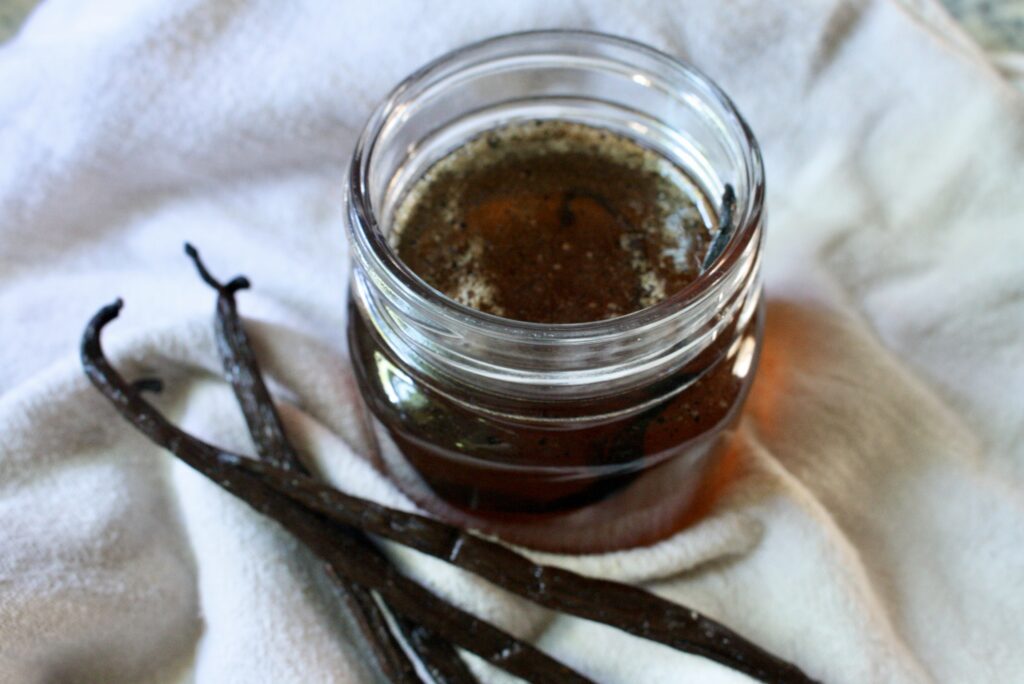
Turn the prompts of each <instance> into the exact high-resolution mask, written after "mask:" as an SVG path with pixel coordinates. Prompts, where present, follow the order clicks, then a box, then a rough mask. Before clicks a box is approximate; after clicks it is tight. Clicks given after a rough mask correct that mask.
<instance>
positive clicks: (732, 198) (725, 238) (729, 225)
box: [700, 183, 736, 272]
mask: <svg viewBox="0 0 1024 684" xmlns="http://www.w3.org/2000/svg"><path fill="white" fill-rule="evenodd" d="M735 228H736V191H735V190H733V188H732V186H731V185H729V184H728V183H726V185H725V191H724V192H723V193H722V204H721V206H720V207H719V209H718V232H717V233H715V237H714V239H713V240H712V241H711V245H710V246H709V247H708V251H707V254H705V255H704V261H703V262H702V263H701V267H700V270H701V272H704V271H706V270H708V269H709V268H711V264H713V263H714V262H715V259H717V258H718V257H719V256H720V255H721V254H722V252H724V251H725V247H726V245H728V244H729V240H730V239H732V234H733V233H734V232H735Z"/></svg>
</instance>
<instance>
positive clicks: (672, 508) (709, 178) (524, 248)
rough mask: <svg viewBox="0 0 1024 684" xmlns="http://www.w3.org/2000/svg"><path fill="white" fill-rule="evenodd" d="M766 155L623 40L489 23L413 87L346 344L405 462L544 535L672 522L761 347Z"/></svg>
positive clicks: (394, 110) (462, 517) (386, 169)
mask: <svg viewBox="0 0 1024 684" xmlns="http://www.w3.org/2000/svg"><path fill="white" fill-rule="evenodd" d="M580 54H584V55H588V56H589V59H585V60H581V59H578V57H579V55H580ZM517 60H518V62H517ZM624 66H625V67H628V68H626V69H624V68H623V67H624ZM538 88H540V89H541V90H542V91H544V90H546V91H547V92H537V89H538ZM701 98H703V99H701ZM640 105H643V106H646V107H647V109H648V110H649V111H645V110H643V109H640V108H639V107H640ZM666 113H668V114H671V115H673V116H676V117H678V118H679V123H678V124H673V122H672V121H671V120H666V118H665V117H666V116H667V114H666ZM683 124H685V130H683ZM674 125H678V126H680V128H674V127H673V126H674ZM761 173H762V172H761V167H760V159H759V156H758V153H757V149H756V144H755V143H754V141H753V138H752V137H751V136H750V134H749V131H748V130H747V128H746V126H745V125H744V124H743V122H742V120H741V119H740V118H739V115H738V114H736V112H735V110H734V109H733V108H732V106H731V104H730V103H729V102H728V100H727V99H726V98H725V97H724V96H723V95H721V93H720V91H718V90H717V89H716V88H715V87H714V86H713V85H712V84H710V82H708V81H707V80H706V79H704V78H703V77H702V76H700V75H699V74H697V73H696V72H694V71H692V70H691V69H689V68H688V67H685V66H683V65H681V64H679V63H678V62H675V61H674V60H671V59H670V58H668V57H666V56H664V55H661V54H660V53H657V52H655V51H653V50H651V49H650V48H646V47H643V46H639V45H637V44H634V43H630V42H628V41H622V40H620V39H616V38H611V37H607V36H599V35H596V34H583V33H568V32H547V33H545V32H540V33H532V34H519V35H516V36H508V37H503V38H498V39H493V40H491V41H487V42H485V43H481V44H478V45H476V46H472V47H470V48H466V49H463V50H461V51H459V52H457V53H454V54H453V55H452V56H450V57H447V58H443V59H442V60H440V61H439V62H437V63H435V64H434V65H432V66H430V67H428V68H426V69H425V70H423V71H421V72H420V73H418V74H417V75H416V76H414V77H413V78H412V79H411V80H410V81H408V82H407V83H405V84H403V86H401V87H400V88H399V89H398V90H396V92H395V94H394V95H393V96H392V98H391V99H389V100H388V101H387V102H386V103H385V105H383V106H382V108H381V109H379V110H378V112H377V113H376V114H375V115H374V117H373V118H372V119H371V122H370V124H369V125H368V127H367V130H366V132H365V133H364V135H363V138H362V139H361V141H360V145H359V147H358V148H357V150H356V153H355V156H354V161H353V167H352V175H351V178H350V186H349V191H350V192H349V198H348V199H349V205H348V207H349V229H350V237H351V243H352V247H353V255H354V268H353V287H352V297H351V301H352V306H351V307H350V317H349V345H350V352H351V355H352V360H353V364H354V367H355V370H356V376H357V378H358V380H359V383H360V387H361V390H362V393H363V396H364V398H365V400H366V404H367V406H368V408H369V413H370V415H371V416H372V423H373V426H374V433H375V435H376V437H377V441H378V446H379V450H380V453H381V455H382V457H383V462H384V464H385V465H386V467H387V469H388V471H389V473H390V474H391V475H392V477H393V478H394V479H395V480H396V481H397V482H398V484H399V485H400V486H401V487H402V488H403V489H405V490H406V492H407V493H409V494H410V495H411V496H413V497H414V498H415V499H416V500H417V501H419V502H420V503H421V504H422V505H424V506H426V507H427V508H428V509H431V510H433V511H434V512H435V513H438V514H440V515H442V516H445V517H448V518H453V519H455V520H456V521H458V522H463V523H466V524H472V525H474V526H477V527H483V528H485V529H489V530H491V531H493V532H495V533H497V534H499V535H501V536H504V537H505V538H508V539H510V540H511V541H516V542H519V543H525V544H529V545H533V546H537V547H540V548H549V549H555V550H575V551H585V550H598V549H603V548H612V547H617V546H623V545H628V544H633V543H638V542H641V541H642V542H647V541H651V540H652V539H655V538H657V537H658V536H661V535H663V534H667V533H668V532H670V531H671V530H672V527H673V525H674V524H677V523H678V522H679V521H680V520H682V519H684V518H685V515H684V514H685V512H686V510H687V508H688V506H689V505H690V504H691V503H692V502H693V501H696V500H698V499H700V495H701V492H702V489H706V477H705V475H706V473H707V471H708V469H709V468H711V467H713V466H714V464H715V461H716V458H718V456H719V454H720V453H721V452H722V445H723V443H724V441H725V439H726V437H727V436H728V434H729V432H730V430H731V428H732V427H733V426H734V424H735V422H736V420H737V417H738V415H739V412H740V408H741V406H742V403H743V399H744V397H745V395H746V392H747V390H748V388H749V384H750V382H751V380H752V377H753V371H754V368H755V367H756V356H757V349H758V345H759V338H760V325H761V316H760V311H761V307H760V305H759V302H760V282H759V279H758V262H759V253H760V243H761V202H762V198H763V183H762V178H761ZM726 188H728V189H729V191H728V192H726V190H725V189H726ZM733 189H735V210H734V211H733V207H732V205H730V206H729V207H728V210H727V211H722V207H721V204H720V202H719V200H718V199H712V198H719V197H722V196H731V193H732V191H733ZM726 217H728V220H727V221H725V222H723V221H724V220H725V219H726ZM726 237H728V241H725V239H724V238H726ZM712 243H714V244H715V248H714V249H715V252H717V251H718V248H719V246H721V245H724V249H722V250H721V253H720V254H716V253H712V254H711V255H710V256H709V254H708V252H709V250H710V249H711V247H710V246H711V245H712ZM706 262H707V263H706ZM625 520H628V521H629V524H628V525H627V524H624V521H625ZM645 520H646V521H648V522H649V523H650V525H649V528H650V529H644V526H645V525H646V523H645Z"/></svg>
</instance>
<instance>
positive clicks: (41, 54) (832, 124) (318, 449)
mask: <svg viewBox="0 0 1024 684" xmlns="http://www.w3.org/2000/svg"><path fill="white" fill-rule="evenodd" d="M555 26H559V27H580V28H591V29H599V30H606V31H611V32H615V33H620V34H624V35H627V36H631V37H633V38H636V39H639V40H641V41H645V42H649V43H651V44H654V45H656V46H659V47H662V48H664V49H666V50H668V51H669V52H671V53H674V54H676V55H679V56H682V57H684V58H686V59H689V60H691V61H693V62H694V63H696V64H697V65H698V66H699V67H700V68H701V69H703V70H704V71H705V72H706V73H708V74H709V75H711V76H712V77H713V78H714V79H716V80H717V81H718V82H719V83H721V85H722V86H723V87H724V88H725V90H726V91H728V92H729V93H730V94H731V95H732V96H733V98H734V99H735V101H736V102H737V104H738V106H739V108H740V109H741V110H742V111H743V113H744V114H745V116H746V117H747V118H748V120H749V121H750V123H751V125H752V127H753V128H754V130H755V132H756V134H757V136H758V137H759V139H760V141H761V143H762V146H763V150H764V154H765V159H766V164H767V178H768V188H769V193H768V194H769V198H768V204H769V207H770V216H769V232H768V245H767V253H766V282H767V292H768V330H767V337H766V343H765V345H766V346H765V353H764V358H763V363H762V367H761V369H760V372H759V376H758V380H757V383H756V385H755V389H754V393H753V396H752V397H751V400H750V402H749V410H748V412H747V414H746V416H745V419H744V423H743V428H742V434H743V444H744V448H743V460H742V464H743V476H742V477H741V478H740V479H739V480H738V481H737V483H736V484H735V485H734V486H733V487H732V489H731V491H730V494H729V496H728V498H727V499H726V500H725V501H724V502H723V503H722V504H721V505H720V506H719V507H718V508H717V509H716V510H715V511H714V512H713V514H712V515H711V516H710V517H709V518H708V519H706V520H705V521H703V522H701V523H699V524H697V525H696V526H694V527H692V528H691V529H688V530H686V531H684V532H682V533H680V534H678V535H677V536H675V537H674V538H672V539H669V540H667V541H665V542H663V543H661V544H658V545H656V546H654V547H651V548H648V549H640V550H635V551H629V552H621V553H616V554H609V555H605V556H592V557H585V558H558V559H555V560H557V561H558V562H562V563H565V564H568V565H572V566H575V567H578V568H580V569H581V570H583V571H585V572H588V573H592V574H595V575H602V576H607V577H613V578H621V579H626V580H629V581H635V582H644V583H646V584H647V585H648V586H650V587H651V588H653V589H654V590H656V591H658V592H659V593H661V594H663V595H665V596H668V597H671V598H673V599H677V600H679V601H682V602H685V603H687V604H690V605H692V606H694V607H696V608H699V609H701V610H704V611H707V612H708V613H710V614H711V615H713V616H716V617H718V618H720V619H722V620H723V621H724V622H725V623H727V624H729V625H731V626H733V627H735V628H736V629H737V630H739V631H741V632H742V633H744V634H745V635H748V636H749V637H750V638H752V639H754V640H755V641H757V642H759V643H761V644H762V645H764V646H765V647H767V648H769V649H771V650H773V651H775V652H777V653H779V654H780V655H782V656H784V657H787V658H789V659H792V660H795V661H797V662H798V663H799V664H800V665H801V666H802V667H804V668H805V669H806V670H807V671H808V672H809V673H810V674H812V675H813V676H815V677H818V678H820V679H822V680H824V681H828V682H851V683H862V682H925V681H942V682H958V683H960V682H995V681H1002V682H1009V681H1020V678H1021V677H1022V676H1024V650H1022V649H1021V648H1020V646H1021V644H1022V643H1024V621H1022V620H1021V616H1022V615H1024V486H1022V483H1024V406H1022V403H1024V344H1022V335H1024V268H1022V264H1024V260H1022V259H1024V230H1022V229H1024V226H1022V224H1021V221H1022V219H1024V192H1021V189H1020V181H1021V169H1024V101H1022V98H1021V95H1020V94H1019V93H1017V92H1016V91H1014V90H1013V89H1012V88H1011V87H1009V86H1008V85H1007V83H1006V82H1005V81H1003V80H1002V79H1001V78H1000V77H999V75H998V74H997V72H996V71H995V70H994V69H993V68H991V67H990V65H989V64H988V63H987V62H986V61H985V58H984V56H983V55H982V53H981V52H980V51H978V50H977V49H976V48H974V47H973V46H972V45H971V43H970V42H969V41H968V40H967V39H965V38H964V37H963V36H962V35H961V34H960V33H959V32H958V29H957V28H956V27H955V26H953V25H952V22H951V21H950V20H949V19H948V18H947V17H946V15H945V14H944V12H943V11H942V10H941V9H940V8H939V7H938V5H936V4H933V3H932V2H929V1H928V0H915V1H914V2H913V3H908V4H906V5H899V4H896V3H894V2H891V1H886V0H875V1H871V2H863V3H861V2H842V1H840V0H827V1H826V0H821V1H820V2H786V1H783V0H780V1H779V2H773V3H765V2H754V1H753V0H748V1H744V2H735V3H717V2H715V3H712V2H699V1H698V0H693V1H692V2H688V3H679V2H667V1H666V2H645V3H642V4H641V3H618V2H604V3H595V4H589V3H563V2H556V1H554V0H528V1H520V2H514V3H511V2H510V3H501V4H499V3H483V2H470V1H465V2H446V3H444V4H443V5H442V4H431V5H430V6H427V4H426V3H422V4H421V3H413V2H408V3H395V2H389V1H387V0H374V2H370V3H362V2H359V3H356V2H346V3H336V2H326V1H324V2H319V3H316V2H306V3H290V2H277V1H272V0H265V1H259V0H251V1H241V0H240V1H238V2H227V1H225V2H200V1H199V0H179V1H176V2H158V1H156V0H146V1H142V0H140V1H138V2H131V3H123V2H118V1H117V0H106V1H101V0H88V1H86V0H63V1H61V0H53V1H51V2H47V3H45V4H44V5H43V6H42V7H41V8H40V9H39V10H38V11H37V12H36V13H35V14H34V15H33V16H32V17H31V18H30V19H29V21H28V23H27V25H26V26H25V27H24V29H23V30H22V31H21V33H20V34H19V35H18V36H17V37H16V38H14V39H13V40H12V41H11V42H9V43H8V44H6V45H4V46H3V47H2V48H0V326H2V330H3V333H4V335H3V337H4V341H3V343H2V344H0V390H2V398H0V435H2V440H0V682H3V683H4V684H7V683H18V684H24V683H27V684H33V683H42V682H56V681H60V682H69V681H82V682H99V681H103V682H137V681H148V682H160V683H164V682H183V681H191V682H197V683H198V684H208V683H214V682H215V683H217V684H220V683H222V682H365V681H372V678H373V674H372V673H371V672H369V671H368V669H367V668H366V666H365V665H363V663H362V661H361V660H360V657H359V655H358V646H356V645H354V644H355V642H354V641H353V640H352V638H351V635H350V634H349V632H348V631H347V628H346V627H345V625H344V624H343V623H339V620H338V613H339V611H338V610H337V607H336V606H333V605H332V604H331V602H330V600H329V598H328V596H327V594H326V593H325V592H324V590H323V587H322V586H321V584H322V580H321V579H318V575H317V571H316V570H315V568H313V566H312V565H311V564H310V563H308V562H306V559H305V558H304V556H303V554H302V553H296V550H297V546H296V544H295V543H294V542H293V541H291V540H289V539H288V538H287V537H286V536H285V535H284V534H283V533H281V532H279V531H278V530H277V529H275V527H274V526H273V525H272V524H269V523H267V522H266V521H265V520H264V519H262V518H260V517H259V516H258V515H256V514H255V513H253V512H251V511H250V510H248V509H247V508H246V507H245V506H244V505H242V504H240V503H238V502H237V501H235V500H233V499H232V498H231V497H230V496H228V495H226V494H224V493H223V492H221V491H220V490H218V489H217V488H216V487H215V486H214V485H212V484H210V483H208V482H206V481H205V480H204V479H202V478H201V477H200V476H198V475H197V474H195V473H193V472H191V471H189V470H188V469H187V468H185V467H183V466H181V465H180V464H177V463H174V462H173V461H172V460H171V459H170V457H169V456H167V455H166V454H163V453H162V452H161V451H160V450H158V449H156V448H154V447H152V446H150V445H149V444H148V443H147V442H146V441H145V440H144V439H142V438H141V437H139V436H138V435H137V434H136V433H135V432H134V431H133V430H132V429H131V428H130V427H129V426H127V425H126V424H124V423H123V422H122V421H121V420H120V419H118V418H117V417H116V416H115V415H114V414H113V412H112V410H111V409H110V408H109V407H108V406H107V405H106V404H105V402H104V400H103V399H102V398H100V397H99V396H98V395H97V393H96V392H95V391H94V390H93V389H92V388H91V387H90V386H89V384H88V383H87V381H86V379H85V378H84V376H83V375H82V372H81V370H80V368H79V363H78V360H77V356H76V346H77V343H78V339H79V335H80V333H81V331H82V328H83V326H84V324H85V322H86V320H87V319H88V318H89V316H90V315H91V314H92V313H93V312H94V311H95V310H96V309H97V308H98V307H99V306H100V305H102V304H104V303H107V302H109V301H110V300H111V299H113V298H114V297H115V296H117V295H122V296H124V297H125V299H126V307H125V310H124V312H123V314H122V316H121V318H120V319H119V320H118V321H116V322H115V323H114V324H112V325H111V326H110V327H109V328H108V331H107V335H106V340H107V342H108V349H109V351H110V352H111V354H112V356H113V358H114V359H115V361H116V363H117V364H119V366H120V367H121V368H122V369H124V370H125V372H126V373H127V374H129V375H132V374H141V373H143V372H147V371H149V372H153V373H156V374H158V375H160V376H162V377H163V378H165V379H166V380H167V382H168V390H167V391H166V393H165V394H164V395H163V397H162V398H161V399H160V400H159V401H160V404H161V406H162V407H163V408H164V409H165V410H166V411H167V412H168V413H169V414H170V415H171V416H172V417H173V418H174V419H175V420H178V421H180V422H181V423H182V424H184V425H185V427H186V428H188V429H190V430H192V431H194V432H197V433H199V434H201V435H203V436H204V437H206V438H208V439H210V440H213V441H215V442H218V443H221V444H223V445H225V446H228V447H234V448H237V449H242V450H251V446H250V445H249V442H248V437H247V435H246V432H245V429H244V424H243V422H242V420H241V417H240V415H239V412H238V409H237V408H236V407H235V403H234V401H233V398H232V397H231V395H230V391H229V390H228V388H227V386H226V385H225V384H224V383H223V381H222V380H221V379H220V374H219V364H218V362H217V358H216V355H215V349H214V344H213V340H212V332H211V323H210V320H211V315H212V308H213V295H212V293H211V291H210V290H209V289H208V288H207V287H206V286H204V285H203V284H202V283H200V282H199V280H198V279H197V278H196V276H195V275H194V273H193V271H192V268H191V266H190V264H189V263H187V262H186V260H185V258H184V256H182V254H181V244H182V241H183V240H186V239H189V240H192V241H194V242H196V243H197V244H198V246H199V247H200V248H201V249H202V251H203V253H204V255H205V256H206V257H207V260H208V262H209V263H210V265H211V267H212V268H213V269H215V271H216V272H217V273H219V274H221V275H223V276H230V275H233V274H234V273H236V272H244V273H246V274H248V275H249V276H250V277H251V278H252V279H253V281H254V284H255V287H254V289H253V290H252V291H250V292H246V293H244V294H243V295H241V297H240V305H241V308H242V311H243V312H244V314H245V315H246V317H247V319H248V323H249V325H250V327H251V329H252V334H253V337H254V338H255V341H256V343H257V344H258V347H259V352H260V354H261V357H262V358H264V359H266V367H267V369H268V371H269V374H270V375H271V376H272V378H273V381H274V383H275V387H276V388H277V392H278V395H279V396H281V397H282V398H283V399H286V400H287V403H286V406H285V417H286V420H287V422H288V427H289V429H290V431H291V433H292V434H293V435H294V436H295V437H296V440H297V441H298V442H299V443H300V444H301V445H302V447H303V448H304V449H306V450H307V451H309V452H312V453H315V454H316V455H317V457H318V458H319V460H320V462H321V464H323V467H324V468H325V469H326V470H327V471H328V472H329V473H330V474H331V476H332V478H333V479H334V481H335V482H336V483H337V484H339V486H342V487H343V488H346V489H349V490H351V491H356V492H359V493H362V494H364V495H368V496H372V497H374V498H378V499H380V500H383V501H387V502H390V503H393V504H399V505H408V504H407V502H405V500H404V499H403V498H402V497H401V496H400V495H399V494H397V493H396V492H395V490H394V489H393V488H392V487H391V486H390V485H389V483H388V482H387V481H386V480H384V479H383V478H381V477H380V476H379V475H378V474H377V473H376V472H375V471H374V470H373V469H371V468H370V467H369V466H367V464H366V462H365V461H364V460H363V459H362V458H360V457H359V455H360V454H365V453H366V445H365V443H364V440H363V438H362V435H363V432H362V428H361V427H360V423H359V421H358V419H357V417H356V414H355V413H354V412H353V410H352V403H353V396H354V395H353V391H354V390H353V385H352V380H351V373H350V369H349V367H348V365H347V361H346V360H345V356H344V354H345V352H344V334H343V331H344V317H345V287H346V273H347V265H346V260H347V250H346V247H345V243H344V238H343V231H342V220H341V210H340V206H341V202H340V198H341V189H342V187H343V177H344V172H345V166H346V161H347V158H348V156H349V154H350V153H351V149H352V144H353V141H354V137H355V135H356V133H357V131H358V129H359V128H360V127H361V125H362V123H363V121H364V119H365V117H366V116H367V114H368V112H369V111H370V108H371V107H372V106H373V105H374V103H376V102H377V101H378V100H379V99H380V98H381V97H382V96H383V95H384V94H385V93H386V91H387V90H388V89H389V88H390V87H391V86H392V85H393V84H394V83H396V82H397V81H398V80H399V79H400V78H402V77H403V76H404V75H406V74H407V73H409V72H410V71H411V70H413V69H414V68H416V67H417V66H418V65H420V64H422V63H424V62H425V61H427V60H428V59H430V58H433V57H435V56H437V55H439V54H440V53H442V52H444V51H446V50H448V49H450V48H453V47H455V46H457V45H459V44H462V43H465V42H467V41H470V40H473V39H477V38H481V37H484V36H487V35H490V34H494V33H497V32H506V31H512V30H519V29H526V28H536V27H555ZM396 557H397V558H400V559H401V560H402V561H403V563H406V564H407V565H408V567H409V568H410V571H413V572H415V573H416V574H417V575H418V576H421V577H423V578H424V581H426V582H428V584H430V586H432V587H433V588H435V589H436V590H437V591H440V592H442V593H444V594H445V595H448V596H451V597H453V598H455V599H457V600H458V601H460V602H462V603H463V604H464V605H467V606H468V607H469V608H470V609H472V610H474V611H476V612H478V613H480V614H482V615H484V616H486V617H488V618H489V619H494V620H497V621H498V622H500V623H501V624H503V625H505V626H507V627H508V628H510V629H512V630H513V631H515V632H516V633H518V634H520V635H524V636H527V637H529V638H532V639H535V640H536V642H537V643H538V644H540V646H541V647H543V648H545V649H547V650H549V651H550V652H551V653H553V654H554V655H555V656H557V657H558V658H560V659H562V660H564V661H565V662H566V663H568V664H570V665H572V666H573V667H576V668H578V669H579V670H580V671H582V672H584V673H586V674H588V675H590V676H592V677H593V678H594V679H596V680H598V681H600V682H677V681H700V682H709V681H720V682H733V681H745V678H744V677H743V676H741V675H738V674H735V673H732V672H729V671H727V670H725V669H723V668H721V667H719V666H717V665H715V664H713V663H709V662H707V661H704V660H702V659H700V658H696V657H691V656H687V655H682V654H678V653H675V652H673V651H670V650H669V649H667V648H664V647H661V646H656V645H652V644H649V643H646V642H642V641H640V640H637V639H634V638H631V637H627V636H625V635H623V634H622V633H619V632H617V631H615V630H612V629H610V628H607V627H603V626H599V625H595V624H592V623H587V622H584V621H580V620H575V619H570V618H565V617H556V616H553V615H552V614H550V613H548V612H547V611H544V610H541V609H538V608H535V607H531V606H528V605H527V604H525V603H522V602H520V601H517V600H515V599H513V598H511V597H510V596H508V595H507V594H505V593H503V592H499V591H495V590H494V589H493V588H492V587H490V586H489V585H487V584H486V583H483V582H481V581H479V580H476V579H474V578H471V577H468V576H466V575H464V574H462V573H457V572H452V571H450V570H449V569H447V568H446V567H445V566H443V564H441V563H439V562H433V561H426V560H423V559H421V558H418V557H416V556H415V555H414V554H411V553H409V552H404V553H402V552H398V553H396ZM474 666H476V667H480V666H479V663H474ZM480 671H481V672H483V673H484V674H485V675H486V677H487V678H488V680H489V681H499V680H500V679H501V677H500V676H499V675H496V674H495V673H494V672H493V671H489V670H488V671H486V672H485V670H483V669H481V670H480Z"/></svg>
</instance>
